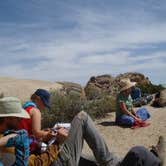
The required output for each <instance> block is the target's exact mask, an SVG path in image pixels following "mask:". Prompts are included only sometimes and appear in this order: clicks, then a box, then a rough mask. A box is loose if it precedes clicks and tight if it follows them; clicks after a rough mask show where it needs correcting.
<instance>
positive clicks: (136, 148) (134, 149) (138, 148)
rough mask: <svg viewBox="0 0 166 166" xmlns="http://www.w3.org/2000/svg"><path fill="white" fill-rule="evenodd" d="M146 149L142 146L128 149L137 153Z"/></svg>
mask: <svg viewBox="0 0 166 166" xmlns="http://www.w3.org/2000/svg"><path fill="white" fill-rule="evenodd" d="M146 151H147V149H146V148H145V147H144V146H134V147H132V148H131V149H130V152H132V153H137V154H141V153H143V152H146Z"/></svg>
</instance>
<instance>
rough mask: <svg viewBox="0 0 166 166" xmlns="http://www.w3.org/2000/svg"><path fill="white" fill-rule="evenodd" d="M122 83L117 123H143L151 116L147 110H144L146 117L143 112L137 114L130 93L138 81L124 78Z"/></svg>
mask: <svg viewBox="0 0 166 166" xmlns="http://www.w3.org/2000/svg"><path fill="white" fill-rule="evenodd" d="M120 84H121V89H120V93H119V94H118V96H117V99H116V120H115V121H116V123H117V124H118V125H125V126H133V125H134V124H135V123H142V121H145V120H147V119H148V118H149V117H150V114H149V113H148V112H147V110H145V109H144V110H143V111H144V115H145V114H146V115H147V116H146V117H145V116H144V117H143V116H142V114H141V113H139V114H137V112H135V111H134V109H133V103H132V102H133V101H132V98H131V95H130V94H131V89H132V88H133V87H134V86H135V84H136V82H131V81H130V80H129V79H123V80H121V82H120ZM139 112H140V111H139ZM141 112H142V111H141Z"/></svg>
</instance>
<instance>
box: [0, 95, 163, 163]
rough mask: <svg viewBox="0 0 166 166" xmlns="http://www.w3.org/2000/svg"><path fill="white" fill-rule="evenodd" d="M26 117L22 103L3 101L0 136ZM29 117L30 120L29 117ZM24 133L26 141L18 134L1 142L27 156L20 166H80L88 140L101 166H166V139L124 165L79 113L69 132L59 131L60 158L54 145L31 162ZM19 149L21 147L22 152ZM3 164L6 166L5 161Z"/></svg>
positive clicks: (132, 154) (133, 150)
mask: <svg viewBox="0 0 166 166" xmlns="http://www.w3.org/2000/svg"><path fill="white" fill-rule="evenodd" d="M16 103H17V105H16ZM22 114H25V111H24V110H23V109H21V103H20V102H19V100H18V99H16V98H7V97H4V98H2V99H0V118H1V126H0V133H4V132H5V131H7V130H9V129H13V128H16V124H18V123H19V121H20V115H22ZM21 117H24V116H21ZM26 117H28V116H27V115H26ZM21 131H22V130H21ZM23 131H24V132H23V133H25V135H24V136H25V137H23V139H20V136H21V134H20V135H19V132H20V131H18V132H15V133H14V134H9V135H7V136H4V137H2V138H1V139H0V146H8V145H10V146H13V147H15V150H16V151H18V152H19V153H18V154H17V155H19V156H20V153H23V155H21V156H24V159H23V158H20V162H21V164H20V163H19V164H18V163H16V162H15V165H16V166H20V165H21V166H28V163H27V162H24V161H27V159H28V161H29V166H42V165H46V166H47V165H48V166H49V165H52V166H60V165H61V166H62V165H66V166H77V165H78V163H79V160H80V155H81V151H82V148H83V142H84V140H86V142H87V143H88V145H89V146H90V148H91V149H92V151H93V153H94V156H95V158H96V160H97V162H98V164H99V165H100V166H131V165H133V166H134V165H142V166H150V165H154V166H161V164H164V160H163V154H164V150H165V147H164V146H165V141H164V138H163V137H159V142H158V144H157V146H154V147H153V149H152V150H151V151H149V150H147V149H146V148H145V147H142V146H136V147H133V148H131V149H130V151H129V152H128V153H127V155H126V156H125V157H124V159H123V160H121V161H120V160H119V159H118V158H117V157H116V156H115V155H114V154H113V153H111V152H110V151H109V149H108V146H107V145H106V143H105V141H104V139H103V137H102V136H101V135H100V132H99V131H98V130H97V129H96V127H95V125H94V123H93V121H92V119H91V118H90V116H89V115H88V114H87V113H85V112H84V111H81V112H79V113H78V114H77V115H76V116H75V117H74V119H73V120H72V122H71V128H70V130H69V131H67V130H65V129H64V128H60V129H59V130H58V131H57V134H56V138H57V142H59V144H61V148H60V149H61V150H60V151H59V154H58V155H55V154H57V153H56V149H55V148H54V147H56V145H52V146H51V147H52V148H49V149H48V150H47V151H46V152H44V153H42V154H40V155H37V156H36V155H30V157H29V158H28V153H27V151H26V150H25V148H28V143H27V142H26V141H25V139H27V138H28V137H27V136H26V135H27V134H26V132H25V130H23ZM18 138H19V139H18ZM19 145H21V148H20V146H19ZM25 155H26V156H25ZM53 158H54V160H55V161H54V162H53V163H51V162H49V163H48V162H47V161H50V159H53ZM16 159H17V158H16ZM4 161H5V160H4ZM0 162H1V163H2V160H1V159H0ZM46 162H47V163H46ZM8 166H10V164H8Z"/></svg>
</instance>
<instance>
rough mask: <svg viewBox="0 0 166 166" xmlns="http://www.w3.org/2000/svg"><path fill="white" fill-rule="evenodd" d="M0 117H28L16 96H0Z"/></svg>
mask: <svg viewBox="0 0 166 166" xmlns="http://www.w3.org/2000/svg"><path fill="white" fill-rule="evenodd" d="M0 117H18V118H30V117H29V114H28V113H27V112H26V111H25V110H24V109H23V108H22V105H21V102H20V100H19V99H18V98H16V97H3V98H0Z"/></svg>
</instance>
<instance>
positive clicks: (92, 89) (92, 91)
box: [84, 75, 114, 100]
mask: <svg viewBox="0 0 166 166" xmlns="http://www.w3.org/2000/svg"><path fill="white" fill-rule="evenodd" d="M113 81H114V77H112V76H111V75H100V76H97V77H95V76H92V77H91V78H90V80H89V81H88V83H87V85H86V86H85V88H84V90H85V94H86V97H87V99H90V100H92V99H96V98H100V97H101V96H102V95H104V94H110V93H111V91H112V89H111V87H112V82H113Z"/></svg>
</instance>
